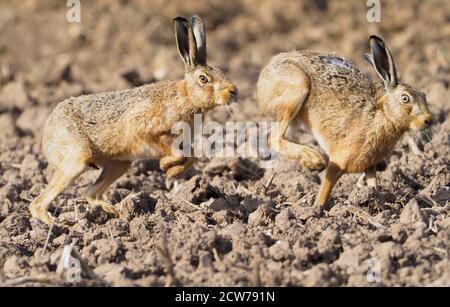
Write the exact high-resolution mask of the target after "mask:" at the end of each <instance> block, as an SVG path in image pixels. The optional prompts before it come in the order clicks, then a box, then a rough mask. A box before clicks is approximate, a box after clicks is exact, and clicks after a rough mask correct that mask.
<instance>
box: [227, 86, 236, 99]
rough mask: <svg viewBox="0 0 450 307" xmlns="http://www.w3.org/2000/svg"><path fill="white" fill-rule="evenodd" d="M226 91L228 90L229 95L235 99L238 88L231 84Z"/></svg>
mask: <svg viewBox="0 0 450 307" xmlns="http://www.w3.org/2000/svg"><path fill="white" fill-rule="evenodd" d="M228 91H229V92H230V94H231V96H233V98H234V99H237V96H238V89H237V87H236V86H234V85H232V86H230V87H229V88H228Z"/></svg>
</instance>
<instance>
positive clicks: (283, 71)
mask: <svg viewBox="0 0 450 307" xmlns="http://www.w3.org/2000/svg"><path fill="white" fill-rule="evenodd" d="M370 48H371V54H366V55H365V59H366V60H367V61H368V62H369V63H370V64H371V65H372V66H373V67H374V69H375V71H376V72H377V74H378V75H379V77H380V78H381V80H382V83H381V84H380V83H377V82H374V81H372V80H371V79H370V78H369V77H368V76H366V75H365V74H364V73H362V72H361V71H360V70H359V69H358V68H357V67H355V66H354V64H352V63H351V62H349V61H348V60H345V59H343V58H341V57H338V56H336V55H334V54H327V53H320V52H312V51H292V52H287V53H281V54H279V55H277V56H275V57H274V58H273V59H272V60H271V62H270V63H269V65H268V66H266V67H265V68H264V69H263V70H262V72H261V74H260V77H259V81H258V100H259V103H260V105H261V107H262V109H263V111H264V112H266V113H267V114H269V115H270V116H272V117H273V118H275V119H276V120H277V121H278V123H279V125H280V126H279V131H278V133H277V134H276V135H272V136H271V137H270V141H271V144H272V146H273V147H274V148H275V149H277V150H278V151H279V152H280V154H281V155H284V156H286V157H288V158H292V159H297V160H299V162H300V164H302V165H303V166H305V167H307V168H309V169H316V170H318V169H322V168H323V167H325V165H326V162H325V160H324V158H323V157H322V155H321V154H320V153H319V152H317V151H315V150H314V149H311V148H309V147H306V146H303V145H299V144H295V143H292V142H289V141H287V140H286V139H285V137H284V135H285V132H286V129H287V128H288V126H289V124H290V123H291V122H292V121H293V120H294V119H300V120H301V121H302V122H303V123H304V124H305V125H306V126H308V127H309V128H310V129H311V131H312V134H313V135H314V137H315V139H316V140H317V142H318V143H319V145H320V146H321V147H322V149H323V150H324V151H325V152H326V153H327V154H328V156H329V163H328V165H327V166H326V171H325V176H324V178H323V180H322V184H321V187H320V190H319V194H318V195H317V197H316V204H318V205H319V206H321V207H322V208H326V203H327V200H328V197H329V196H330V192H331V190H332V188H333V186H334V185H335V184H336V182H337V180H338V179H339V178H340V177H341V176H342V175H343V174H344V173H358V172H365V174H366V178H367V183H368V185H369V186H370V187H373V188H376V187H377V181H376V169H375V167H376V165H377V163H379V162H380V161H382V160H383V159H384V158H385V157H386V156H388V155H389V153H390V152H391V151H392V149H393V148H394V146H395V144H396V143H397V141H398V140H399V139H400V138H401V136H402V135H403V134H404V133H405V132H406V131H408V130H410V129H412V130H422V129H425V128H426V127H428V126H430V125H431V124H432V121H433V117H432V115H431V113H430V111H429V110H428V106H427V102H426V98H425V95H424V94H423V93H421V92H420V91H418V90H416V89H414V88H413V87H411V86H409V85H406V84H402V83H399V81H398V79H397V73H396V69H395V65H394V60H393V58H392V55H391V53H390V51H389V49H388V47H387V46H386V44H385V43H384V42H383V41H382V40H381V39H380V38H378V37H376V36H372V37H371V38H370Z"/></svg>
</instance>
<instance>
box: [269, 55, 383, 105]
mask: <svg viewBox="0 0 450 307" xmlns="http://www.w3.org/2000/svg"><path fill="white" fill-rule="evenodd" d="M277 61H288V62H290V63H295V64H296V65H298V66H299V67H300V68H301V69H302V70H303V71H304V72H305V74H306V75H307V76H308V78H309V80H310V83H311V89H310V95H309V99H308V100H309V101H310V102H313V101H314V102H315V100H316V99H317V100H325V101H328V102H329V103H333V102H334V103H337V104H339V105H340V106H341V107H343V108H345V107H351V108H354V107H367V105H370V104H371V103H372V99H371V98H372V97H373V96H374V95H375V93H376V87H375V84H374V83H373V82H372V80H371V79H370V78H369V76H368V75H366V74H365V73H363V72H362V71H361V70H360V69H359V68H358V67H357V66H356V65H355V64H353V63H352V62H351V61H350V60H347V59H345V58H343V57H340V56H338V55H336V54H332V53H324V52H314V51H307V50H304V51H292V52H288V53H285V54H282V55H281V56H280V58H279V59H277Z"/></svg>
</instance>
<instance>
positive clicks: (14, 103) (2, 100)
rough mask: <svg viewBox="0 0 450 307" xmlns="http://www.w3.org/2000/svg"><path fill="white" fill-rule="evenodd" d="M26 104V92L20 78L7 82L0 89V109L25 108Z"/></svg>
mask: <svg viewBox="0 0 450 307" xmlns="http://www.w3.org/2000/svg"><path fill="white" fill-rule="evenodd" d="M27 105H28V94H27V92H26V90H25V83H24V81H23V80H22V79H17V80H15V81H12V82H9V83H7V84H6V85H5V86H3V87H2V89H1V90H0V110H1V109H6V110H12V109H14V108H18V109H21V110H23V109H25V108H26V106H27Z"/></svg>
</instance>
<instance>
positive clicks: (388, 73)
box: [370, 35, 398, 88]
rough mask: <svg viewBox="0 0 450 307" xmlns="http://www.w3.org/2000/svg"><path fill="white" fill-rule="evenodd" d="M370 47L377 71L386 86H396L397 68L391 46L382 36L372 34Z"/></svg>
mask: <svg viewBox="0 0 450 307" xmlns="http://www.w3.org/2000/svg"><path fill="white" fill-rule="evenodd" d="M370 49H371V51H372V62H373V64H372V65H373V67H374V68H375V71H376V72H377V73H378V75H379V76H380V78H381V79H382V80H383V81H384V85H385V86H386V88H395V87H396V86H397V85H398V79H397V70H396V68H395V63H394V59H393V58H392V54H391V52H390V51H389V48H388V47H387V46H386V44H385V43H384V42H383V40H382V39H381V38H379V37H377V36H375V35H372V36H371V37H370Z"/></svg>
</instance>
